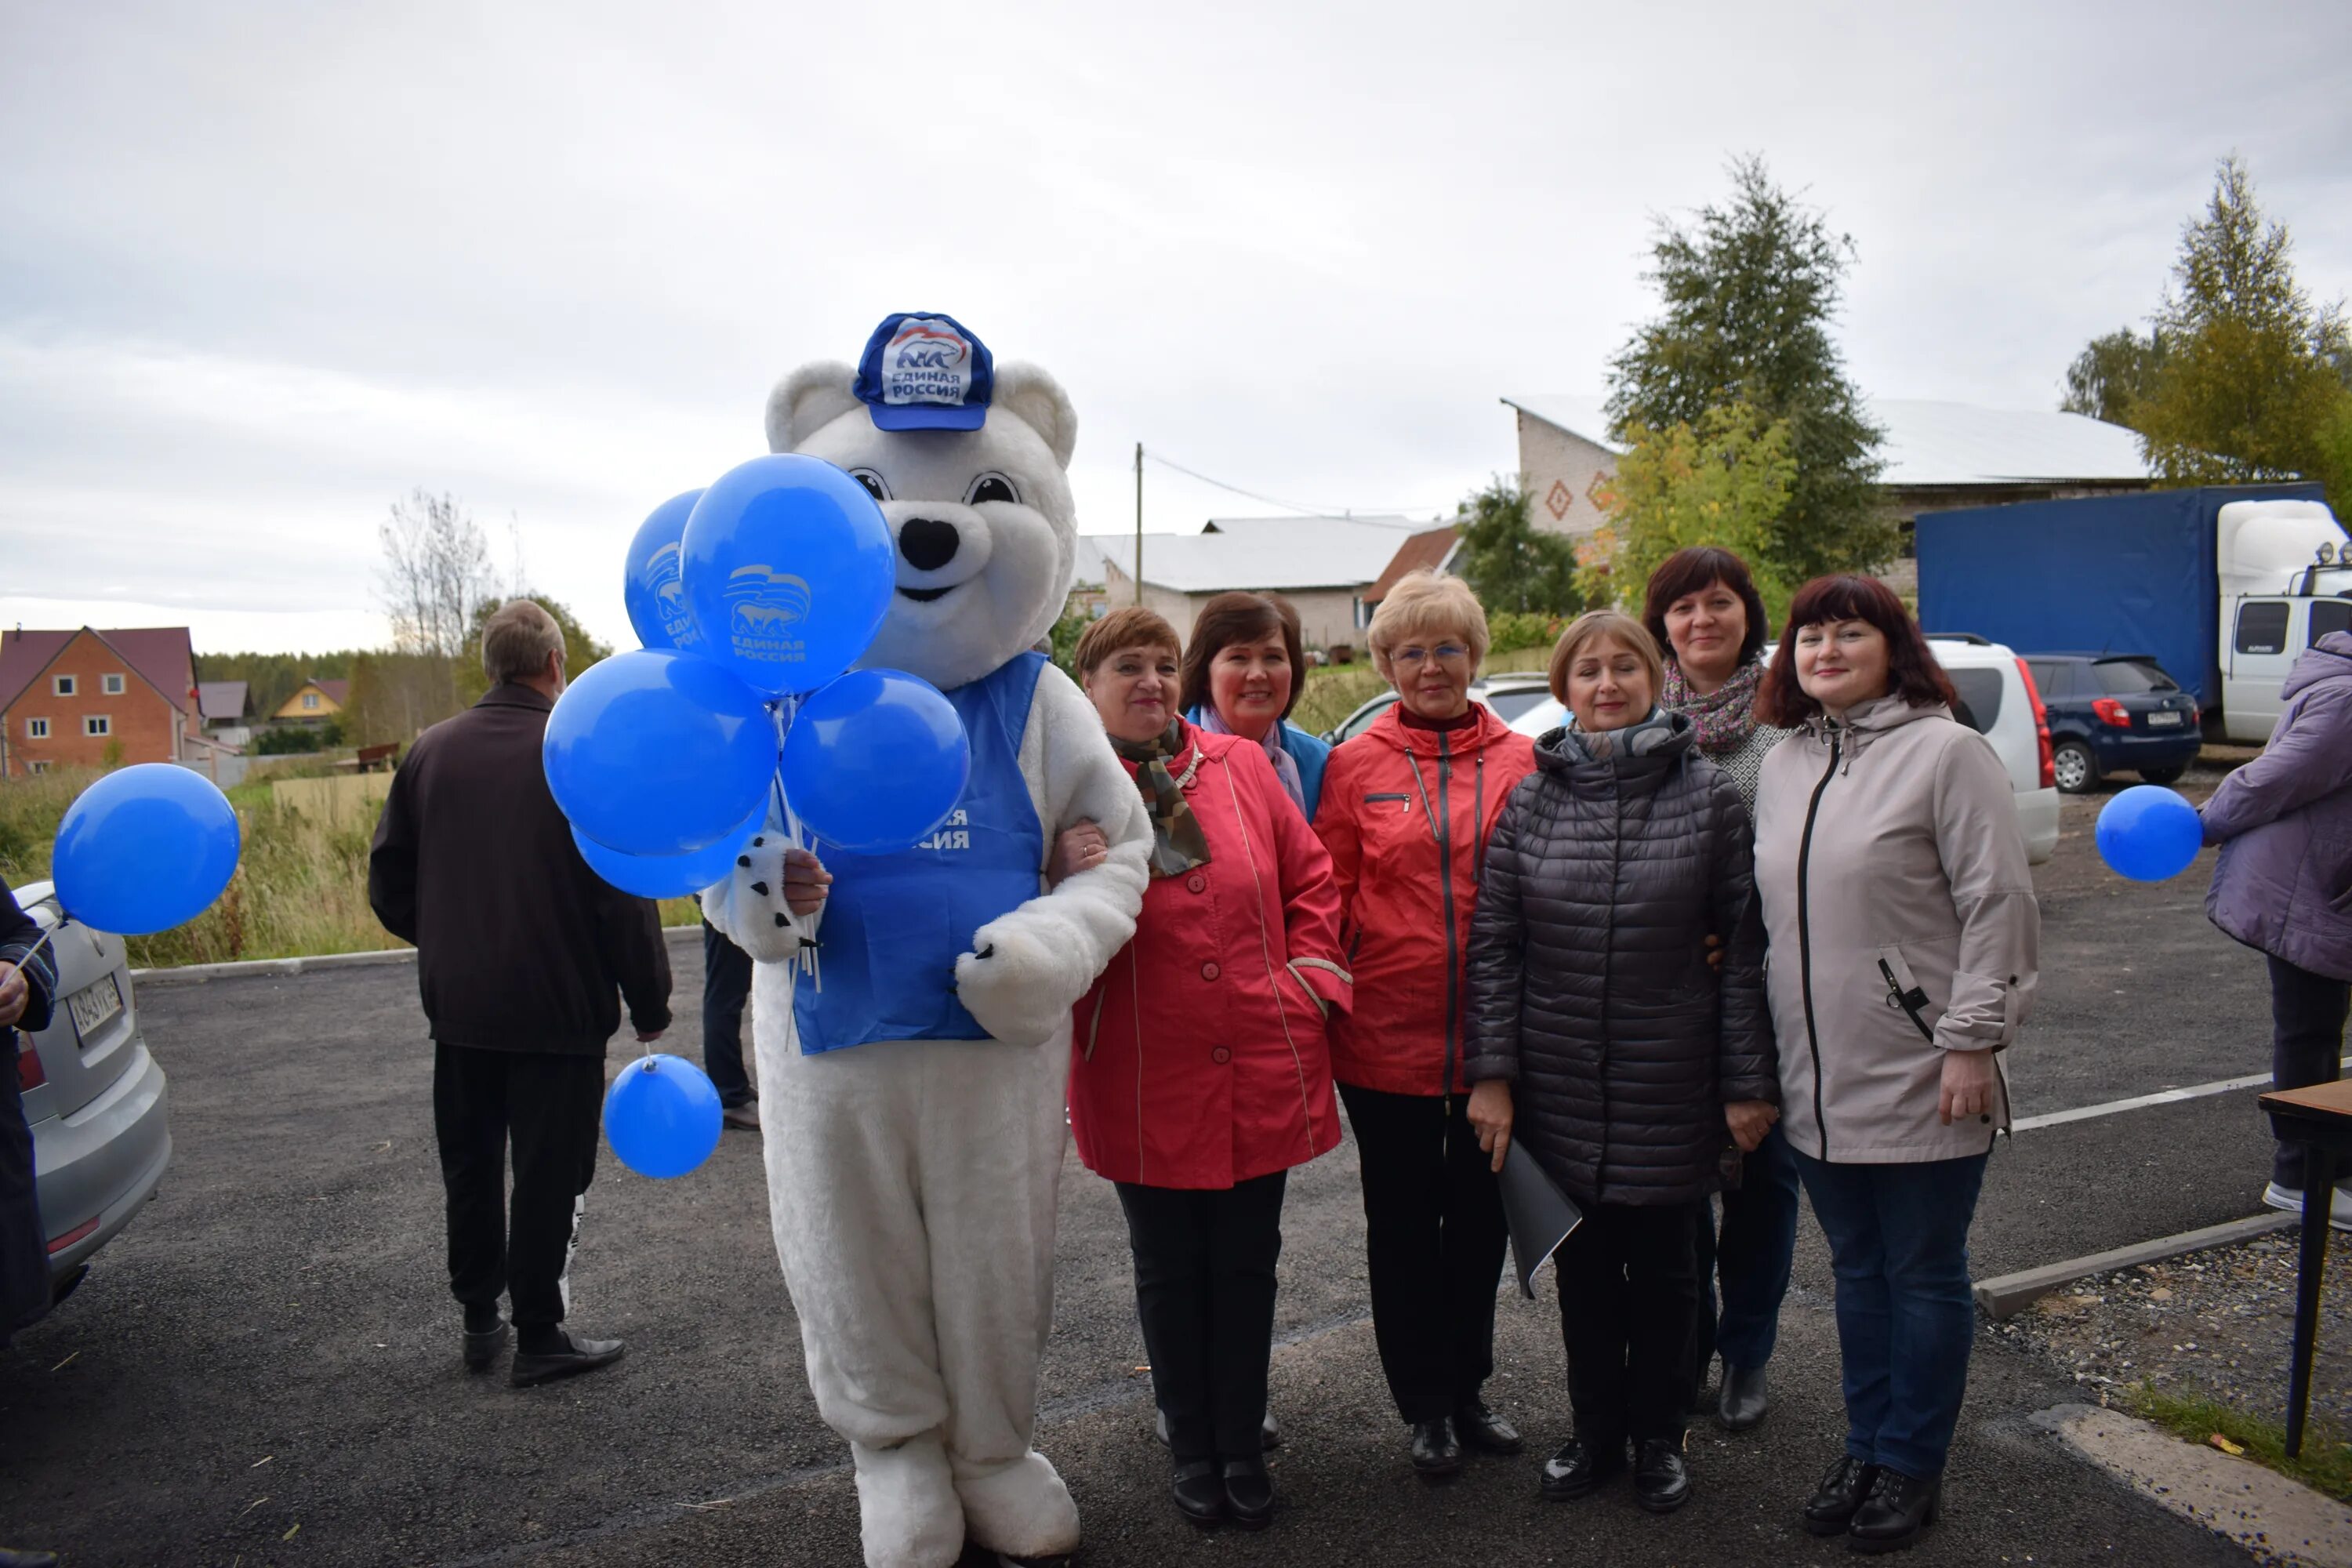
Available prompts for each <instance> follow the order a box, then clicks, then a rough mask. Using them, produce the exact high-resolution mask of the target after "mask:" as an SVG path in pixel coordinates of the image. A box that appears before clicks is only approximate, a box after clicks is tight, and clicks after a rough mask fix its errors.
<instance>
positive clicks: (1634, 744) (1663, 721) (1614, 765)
mask: <svg viewBox="0 0 2352 1568" xmlns="http://www.w3.org/2000/svg"><path fill="white" fill-rule="evenodd" d="M1615 733H1616V735H1617V737H1618V739H1619V741H1620V742H1621V744H1620V746H1619V749H1618V750H1617V752H1616V754H1615V755H1613V756H1612V757H1609V758H1607V759H1606V760H1603V761H1595V760H1594V759H1593V758H1592V757H1591V756H1590V755H1588V754H1587V753H1586V752H1585V750H1584V748H1583V747H1582V746H1581V745H1580V744H1578V742H1577V741H1576V738H1575V736H1576V731H1573V730H1571V729H1570V728H1568V727H1567V726H1565V725H1562V726H1560V727H1559V728H1558V729H1553V730H1547V731H1544V733H1543V735H1542V737H1541V738H1540V739H1538V741H1537V742H1536V766H1537V767H1538V768H1539V769H1541V770H1542V771H1543V772H1545V773H1562V774H1569V775H1573V774H1575V773H1578V772H1579V771H1580V770H1585V771H1591V772H1596V773H1597V772H1606V773H1618V774H1625V773H1663V772H1664V771H1665V770H1666V769H1667V768H1669V767H1672V766H1673V765H1674V764H1675V763H1677V762H1680V761H1681V760H1682V759H1683V758H1684V757H1686V756H1688V755H1689V754H1690V752H1691V749H1692V748H1693V747H1694V746H1696V745H1697V744H1698V726H1697V725H1696V724H1695V723H1693V722H1692V721H1691V720H1690V718H1689V717H1688V716H1687V715H1685V714H1682V713H1676V712H1675V711H1673V710H1670V709H1659V710H1654V711H1653V712H1652V713H1651V715H1650V717H1649V718H1647V719H1644V720H1643V721H1641V722H1640V723H1638V724H1632V725H1628V726H1627V727H1626V728H1625V729H1623V730H1620V731H1616V732H1615ZM1624 742H1630V744H1625V743H1624Z"/></svg>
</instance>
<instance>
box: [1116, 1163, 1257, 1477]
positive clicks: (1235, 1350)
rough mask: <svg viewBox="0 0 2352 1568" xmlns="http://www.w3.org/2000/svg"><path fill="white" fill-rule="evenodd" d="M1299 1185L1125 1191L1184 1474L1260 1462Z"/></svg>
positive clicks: (1122, 1199) (1140, 1295) (1142, 1312)
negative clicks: (1279, 1296) (1285, 1232)
mask: <svg viewBox="0 0 2352 1568" xmlns="http://www.w3.org/2000/svg"><path fill="white" fill-rule="evenodd" d="M1289 1175H1290V1173H1289V1172H1287V1171H1276V1172H1275V1173H1273V1174H1272V1175H1270V1176H1258V1177H1255V1178H1254V1179H1252V1180H1250V1181H1246V1182H1242V1183H1239V1184H1235V1185H1234V1186H1232V1187H1228V1188H1225V1189H1224V1190H1223V1191H1219V1192H1203V1191H1198V1190H1189V1189H1183V1188H1176V1187H1146V1186H1140V1185H1138V1184H1134V1183H1132V1182H1120V1183H1118V1202H1119V1206H1120V1207H1121V1208H1123V1209H1125V1210H1126V1211H1127V1240H1128V1246H1129V1247H1130V1248H1132V1249H1133V1251H1134V1253H1135V1311H1136V1316H1137V1317H1139V1318H1140V1319H1141V1320H1142V1321H1143V1345H1144V1349H1145V1351H1146V1352H1148V1353H1149V1354H1150V1357H1151V1392H1152V1394H1153V1396H1154V1397H1155V1398H1156V1399H1157V1400H1158V1401H1159V1405H1160V1410H1161V1411H1162V1412H1163V1413H1164V1414H1165V1415H1167V1417H1168V1447H1169V1449H1170V1451H1171V1452H1172V1453H1173V1454H1174V1455H1175V1457H1176V1460H1177V1462H1178V1463H1179V1464H1185V1463H1190V1462H1192V1461H1194V1460H1199V1459H1208V1458H1222V1459H1254V1458H1257V1457H1258V1454H1259V1453H1260V1451H1261V1444H1262V1441H1263V1437H1264V1433H1263V1431H1262V1429H1261V1428H1262V1424H1263V1423H1264V1421H1265V1373H1266V1362H1267V1359H1268V1358H1269V1357H1270V1356H1271V1355H1272V1353H1273V1349H1274V1265H1275V1260H1276V1258H1280V1257H1281V1256H1282V1194H1283V1188H1284V1187H1285V1185H1286V1184H1287V1182H1288V1179H1289Z"/></svg>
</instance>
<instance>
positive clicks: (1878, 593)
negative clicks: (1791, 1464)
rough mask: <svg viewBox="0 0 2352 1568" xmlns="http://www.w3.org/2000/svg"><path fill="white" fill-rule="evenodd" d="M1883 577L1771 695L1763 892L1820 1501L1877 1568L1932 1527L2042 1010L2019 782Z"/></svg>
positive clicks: (1788, 657)
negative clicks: (1994, 1212)
mask: <svg viewBox="0 0 2352 1568" xmlns="http://www.w3.org/2000/svg"><path fill="white" fill-rule="evenodd" d="M1951 701H1952V688H1951V683H1950V682H1949V681H1948V679H1946V678H1945V676H1944V673H1943V669H1942V667H1941V666H1939V665H1938V664H1937V662H1936V657H1935V655H1934V653H1933V652H1931V651H1930V650H1929V648H1928V647H1927V639H1926V638H1925V637H1921V636H1920V633H1919V628H1918V626H1917V625H1916V623H1915V622H1914V621H1913V620H1912V618H1911V616H1909V614H1908V613H1906V611H1905V610H1904V608H1903V605H1902V603H1901V601H1899V600H1897V599H1896V598H1895V595H1893V594H1892V593H1890V592H1888V590H1887V588H1886V586H1885V584H1883V583H1880V582H1879V581H1877V580H1876V579H1875V578H1871V577H1844V576H1841V577H1823V578H1820V579H1817V580H1815V581H1814V582H1812V583H1809V584H1806V585H1805V586H1804V587H1803V588H1802V589H1801V590H1800V591H1799V592H1798V595H1797V597H1796V600H1795V602H1794V603H1793V604H1792V605H1790V611H1789V626H1788V631H1787V633H1786V635H1785V636H1784V637H1782V638H1781V641H1780V650H1779V652H1778V653H1777V654H1776V655H1775V656H1774V658H1773V660H1772V668H1771V670H1770V673H1769V675H1767V677H1766V678H1765V686H1764V691H1763V693H1762V705H1763V706H1765V707H1766V708H1767V709H1768V710H1769V721H1771V722H1775V723H1780V724H1788V725H1797V726H1800V728H1799V732H1798V733H1797V735H1795V736H1794V737H1792V738H1791V739H1790V740H1789V741H1788V742H1785V743H1783V744H1782V745H1780V747H1779V748H1777V749H1776V750H1775V751H1773V752H1772V753H1771V754H1770V755H1769V756H1768V757H1767V758H1766V759H1765V762H1764V769H1763V773H1762V776H1761V779H1760V780H1759V785H1758V789H1757V799H1756V890H1757V894H1758V896H1759V899H1760V900H1762V903H1763V909H1764V921H1765V929H1766V932H1767V935H1768V939H1769V942H1770V953H1771V961H1770V972H1769V990H1770V995H1771V1003H1772V1019H1773V1026H1774V1028H1775V1030H1776V1031H1777V1033H1778V1035H1779V1038H1780V1106H1781V1111H1780V1116H1781V1121H1780V1126H1781V1129H1782V1131H1783V1133H1784V1134H1785V1136H1786V1137H1787V1139H1788V1142H1789V1147H1790V1151H1791V1152H1793V1153H1794V1155H1795V1157H1796V1161H1797V1168H1798V1173H1799V1174H1800V1175H1801V1177H1802V1178H1803V1180H1804V1184H1805V1190H1806V1193H1807V1194H1808V1195H1810V1196H1811V1199H1812V1205H1813V1213H1814V1215H1815V1216H1816V1217H1817V1218H1819V1219H1820V1221H1821V1223H1822V1231H1823V1232H1824V1233H1825V1234H1826V1235H1827V1236H1828V1237H1829V1242H1830V1255H1831V1260H1832V1267H1833V1268H1834V1271H1835V1273H1836V1276H1837V1320H1838V1346H1839V1350H1840V1352H1841V1357H1842V1360H1843V1363H1844V1380H1845V1405H1846V1424H1847V1431H1846V1451H1845V1455H1844V1457H1843V1458H1840V1459H1839V1460H1838V1462H1837V1463H1836V1464H1834V1465H1832V1467H1831V1468H1830V1470H1829V1473H1828V1474H1827V1475H1826V1476H1825V1477H1824V1478H1823V1479H1822V1484H1821V1486H1820V1488H1819V1489H1817V1490H1816V1491H1815V1492H1814V1494H1813V1496H1812V1498H1811V1500H1809V1501H1808V1502H1807V1503H1806V1505H1805V1509H1804V1523H1805V1527H1806V1529H1808V1530H1810V1531H1812V1532H1813V1533H1814V1534H1816V1535H1834V1534H1840V1533H1845V1534H1848V1535H1850V1537H1851V1540H1850V1542H1849V1544H1851V1545H1852V1546H1853V1547H1854V1548H1855V1549H1856V1550H1858V1551H1863V1552H1889V1551H1895V1550H1897V1549H1899V1548H1901V1547H1905V1546H1907V1545H1909V1544H1910V1543H1911V1542H1912V1541H1914V1540H1915V1539H1916V1537H1917V1535H1918V1533H1919V1531H1921V1530H1922V1529H1924V1528H1926V1526H1927V1525H1929V1524H1932V1523H1933V1522H1935V1519H1936V1515H1937V1510H1938V1509H1939V1506H1940V1501H1941V1492H1942V1485H1941V1478H1942V1473H1943V1468H1944V1457H1945V1454H1946V1452H1947V1451H1948V1449H1949V1447H1950V1446H1951V1440H1952V1431H1953V1428H1954V1426H1956V1425H1957V1424H1958V1419H1959V1411H1960V1398H1961V1395H1962V1394H1963V1393H1964V1392H1965V1390H1966V1387H1967V1382H1968V1363H1969V1344H1970V1342H1971V1341H1972V1339H1973V1338H1974V1335H1975V1329H1976V1322H1975V1310H1974V1307H1973V1305H1972V1304H1971V1302H1970V1300H1969V1260H1968V1258H1969V1255H1968V1233H1969V1221H1970V1220H1971V1219H1972V1218H1973V1217H1974V1215H1975V1213H1976V1203H1977V1194H1978V1192H1979V1189H1980V1188H1981V1186H1982V1184H1983V1181H1984V1167H1985V1159H1986V1156H1987V1154H1988V1153H1989V1152H1990V1150H1991V1147H1992V1141H1993V1136H1994V1132H1995V1129H1996V1127H2006V1126H2007V1125H2008V1122H2009V1094H2008V1089H2007V1086H2006V1084H2005V1083H2004V1082H2003V1080H2002V1078H2001V1074H2000V1067H1999V1062H1998V1058H1997V1054H1996V1053H1998V1052H1999V1051H2000V1050H2001V1049H2002V1048H2003V1047H2007V1046H2008V1045H2009V1044H2010V1042H2011V1040H2012V1039H2014V1038H2015V1037H2016V1034H2017V1026H2018V1024H2019V1021H2020V1020H2021V1018H2022V1017H2023V1016H2024V1014H2025V1010H2026V1006H2027V1004H2028V1003H2029V1002H2030V1000H2031V999H2032V994H2033V983H2034V966H2035V963H2036V962H2037V957H2036V953H2037V949H2038V946H2039V942H2040V937H2041V913H2040V910H2039V909H2038V907H2037V906H2036V905H2035V903H2034V900H2033V882H2032V877H2031V875H2030V874H2029V873H2028V871H2027V869H2026V861H2025V845H2024V841H2023V840H2022V839H2021V837H2020V836H2019V834H2018V830H2017V807H2016V805H2015V802H2014V800H2013V798H2012V796H2011V793H2010V784H2009V776H2008V773H2007V772H2006V771H2005V770H2004V769H2003V768H2002V766H2001V764H2000V759H1999V758H1998V757H1996V756H1995V755H1994V754H1993V751H1992V748H1991V747H1990V745H1988V744H1987V743H1986V742H1985V740H1984V737H1983V736H1981V735H1979V734H1978V733H1977V732H1976V731H1973V730H1971V729H1969V728H1968V727H1967V726H1966V725H1964V724H1960V723H1958V722H1956V721H1954V720H1953V718H1952V713H1951V707H1950V704H1951Z"/></svg>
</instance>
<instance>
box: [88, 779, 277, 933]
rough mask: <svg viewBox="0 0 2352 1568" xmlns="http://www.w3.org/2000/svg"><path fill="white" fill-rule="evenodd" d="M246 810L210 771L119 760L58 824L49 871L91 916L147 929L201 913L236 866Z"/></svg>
mask: <svg viewBox="0 0 2352 1568" xmlns="http://www.w3.org/2000/svg"><path fill="white" fill-rule="evenodd" d="M241 842H242V837H241V835H240V834H239V832H238V829H237V825H236V808H235V807H234V806H232V805H229V803H228V797H227V796H226V795H223V794H221V792H220V790H219V788H218V787H217V786H215V784H213V782H212V781H211V780H210V779H208V778H205V776H204V775H203V774H202V773H193V772H191V771H190V770H188V769H186V768H183V767H177V766H174V765H173V764H172V763H137V764H135V765H133V766H131V767H127V768H118V769H117V770H115V771H114V772H113V773H109V774H107V775H106V776H105V777H104V778H102V779H100V780H99V781H98V782H97V783H96V784H92V785H90V786H89V788H88V789H86V790H84V791H82V792H81V794H80V795H78V796H77V797H75V800H74V803H73V804H72V805H69V806H68V807H66V814H65V817H64V819H63V820H62V821H60V822H59V823H58V845H57V849H56V852H55V853H54V854H53V855H52V856H51V857H50V859H49V865H50V871H49V877H50V879H51V880H52V881H54V882H55V883H56V884H57V889H58V903H60V904H62V905H64V906H65V910H66V913H68V914H69V915H71V916H73V918H74V919H76V920H78V921H81V922H82V923H83V924H85V925H92V926H96V927H97V928H98V929H99V930H100V931H113V932H115V933H116V934H118V935H121V936H145V935H147V934H149V933H150V932H153V931H169V930H171V929H172V928H173V926H175V925H180V924H182V923H184V922H185V921H192V920H194V919H195V918H196V917H197V916H198V915H200V914H203V913H204V912H205V910H207V909H209V908H211V907H212V901H213V900H215V899H217V898H219V897H220V895H221V889H224V888H226V887H227V886H228V879H230V878H231V877H233V876H235V875H236V854H237V848H238V846H239V845H240V843H241Z"/></svg>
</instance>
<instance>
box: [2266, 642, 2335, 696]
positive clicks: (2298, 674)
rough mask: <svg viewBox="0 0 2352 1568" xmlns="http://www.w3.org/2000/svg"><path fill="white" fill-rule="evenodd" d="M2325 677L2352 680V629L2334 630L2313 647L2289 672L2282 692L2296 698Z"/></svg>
mask: <svg viewBox="0 0 2352 1568" xmlns="http://www.w3.org/2000/svg"><path fill="white" fill-rule="evenodd" d="M2323 680H2352V632H2330V633H2328V634H2327V635H2326V637H2322V638H2320V639H2319V640H2318V641H2317V642H2315V643H2314V644H2312V645H2311V646H2310V647H2307V648H2305V649H2304V652H2303V657H2302V658H2298V659H2296V660H2295V661H2294V668H2292V669H2290V670H2288V671H2287V672H2286V684H2285V685H2284V686H2283V687H2281V688H2280V689H2279V695H2280V696H2281V697H2284V698H2286V699H2288V700H2293V699H2294V696H2295V694H2296V693H2297V692H2300V691H2307V690H2309V689H2311V688H2313V687H2315V686H2316V685H2318V684H2319V683H2320V682H2321V681H2323Z"/></svg>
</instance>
